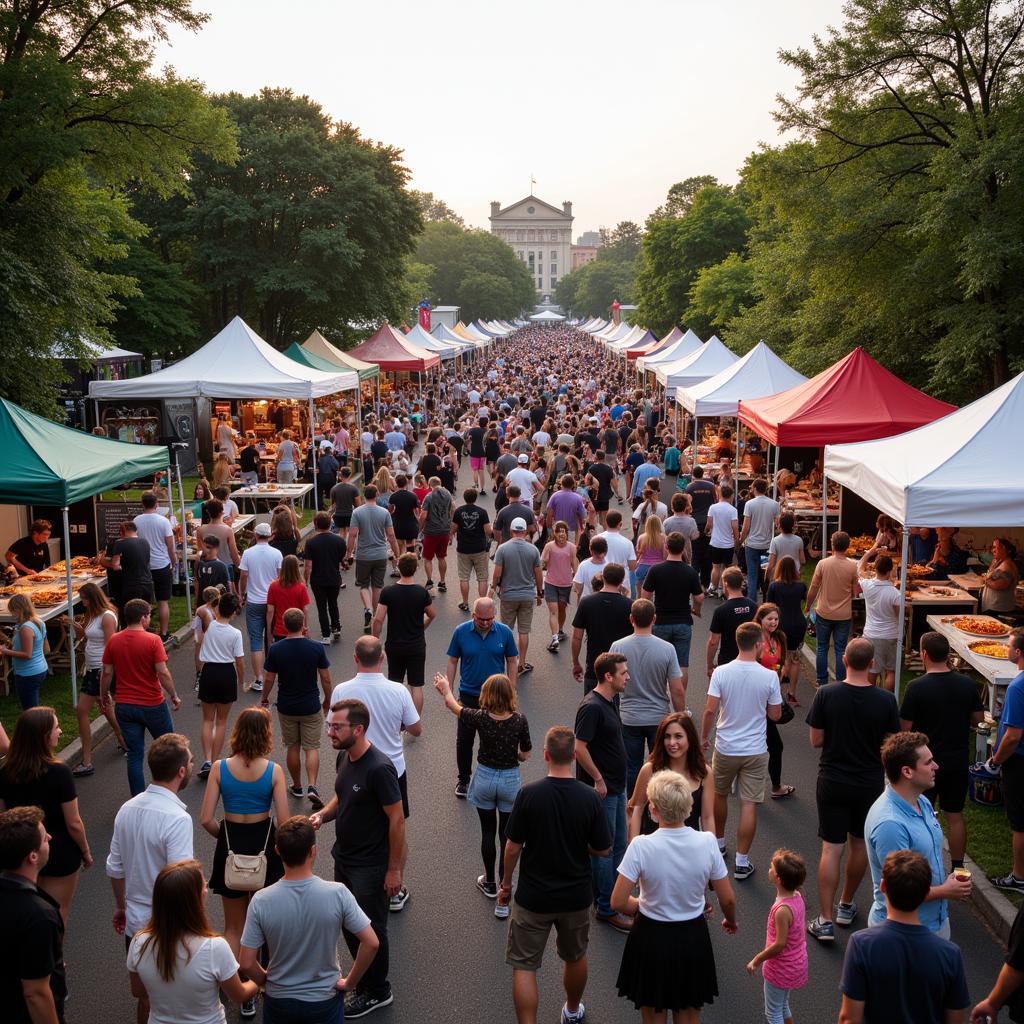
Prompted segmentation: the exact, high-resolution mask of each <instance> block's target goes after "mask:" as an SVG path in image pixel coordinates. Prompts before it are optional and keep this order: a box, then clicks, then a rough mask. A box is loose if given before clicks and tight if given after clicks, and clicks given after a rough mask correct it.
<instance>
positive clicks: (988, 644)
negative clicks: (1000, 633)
mask: <svg viewBox="0 0 1024 1024" xmlns="http://www.w3.org/2000/svg"><path fill="white" fill-rule="evenodd" d="M967 646H968V648H969V649H970V650H972V651H973V652H974V653H975V654H980V655H981V656H982V657H983V658H995V659H997V660H998V661H1006V658H1007V655H1008V654H1009V651H1010V645H1009V644H1002V643H999V642H998V641H993V640H976V641H975V642H974V643H973V644H968V645H967Z"/></svg>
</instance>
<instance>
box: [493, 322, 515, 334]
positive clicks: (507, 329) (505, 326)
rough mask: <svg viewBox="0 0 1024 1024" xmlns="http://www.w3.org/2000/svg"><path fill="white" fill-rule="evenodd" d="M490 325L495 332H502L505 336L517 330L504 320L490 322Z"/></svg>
mask: <svg viewBox="0 0 1024 1024" xmlns="http://www.w3.org/2000/svg"><path fill="white" fill-rule="evenodd" d="M488 323H489V324H490V326H491V327H493V328H495V330H499V331H502V332H503V333H504V334H511V333H512V332H513V331H514V330H515V327H514V326H513V325H512V324H509V323H506V322H505V321H504V320H489V321H488Z"/></svg>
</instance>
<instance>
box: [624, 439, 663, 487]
mask: <svg viewBox="0 0 1024 1024" xmlns="http://www.w3.org/2000/svg"><path fill="white" fill-rule="evenodd" d="M655 477H658V479H660V478H661V467H660V466H659V465H658V453H657V452H656V451H654V450H653V449H652V450H651V451H649V452H648V453H647V461H646V462H645V463H644V464H643V465H641V466H637V467H636V471H635V472H634V473H633V488H632V490H630V492H629V496H630V497H631V498H639V497H641V496H642V495H643V493H644V484H645V483H647V481H648V480H653V479H654V478H655Z"/></svg>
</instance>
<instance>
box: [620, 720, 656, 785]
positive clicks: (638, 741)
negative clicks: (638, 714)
mask: <svg viewBox="0 0 1024 1024" xmlns="http://www.w3.org/2000/svg"><path fill="white" fill-rule="evenodd" d="M657 732H658V726H657V725H624V726H623V727H622V742H623V743H624V744H625V747H626V792H627V793H632V792H633V787H634V786H635V785H636V777H637V776H638V775H639V774H640V769H641V768H642V767H643V764H644V743H645V742H646V743H647V752H648V753H650V752H651V751H652V750H653V749H654V737H655V735H656V733H657Z"/></svg>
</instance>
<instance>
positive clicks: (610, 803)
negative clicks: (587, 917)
mask: <svg viewBox="0 0 1024 1024" xmlns="http://www.w3.org/2000/svg"><path fill="white" fill-rule="evenodd" d="M602 802H603V804H604V813H605V817H607V819H608V831H609V832H611V834H612V851H611V853H609V854H608V855H607V856H606V857H591V858H590V871H591V874H592V876H593V879H594V898H595V899H596V900H597V912H598V913H599V914H610V913H611V912H612V905H611V898H612V889H613V888H614V887H615V873H616V869H617V868H618V866H619V862H620V861H621V860H622V855H623V854H624V853H625V852H626V834H627V829H626V794H625V792H622V793H609V794H608V795H607V796H606V797H605V798H604V800H603V801H602Z"/></svg>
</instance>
